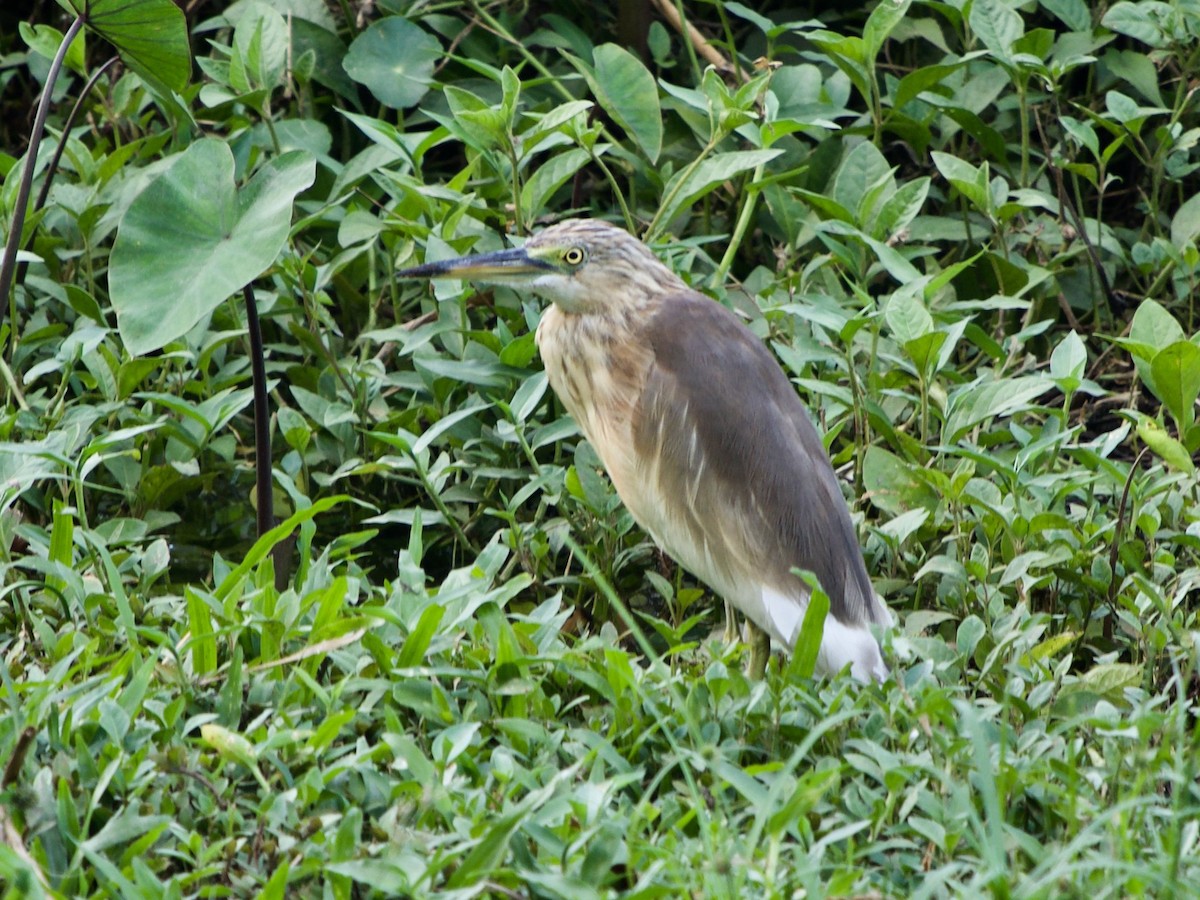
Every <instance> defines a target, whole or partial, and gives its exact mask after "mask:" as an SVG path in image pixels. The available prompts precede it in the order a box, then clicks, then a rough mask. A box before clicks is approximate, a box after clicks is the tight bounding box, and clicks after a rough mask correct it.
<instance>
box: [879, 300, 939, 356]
mask: <svg viewBox="0 0 1200 900" xmlns="http://www.w3.org/2000/svg"><path fill="white" fill-rule="evenodd" d="M883 315H884V319H885V320H886V321H887V324H888V328H890V329H891V331H892V335H893V336H894V337H895V338H896V341H897V343H900V344H907V343H908V342H909V341H912V340H916V339H917V338H919V337H921V336H922V335H925V334H928V333H929V332H930V331H932V330H933V316H931V315H930V314H929V310H927V309H926V308H925V304H924V303H923V302H922V301H921V298H920V297H918V296H917V294H916V292H914V291H910V290H898V291H896V293H894V294H893V295H892V297H891V299H890V300H888V304H887V308H886V309H885V310H884V314H883Z"/></svg>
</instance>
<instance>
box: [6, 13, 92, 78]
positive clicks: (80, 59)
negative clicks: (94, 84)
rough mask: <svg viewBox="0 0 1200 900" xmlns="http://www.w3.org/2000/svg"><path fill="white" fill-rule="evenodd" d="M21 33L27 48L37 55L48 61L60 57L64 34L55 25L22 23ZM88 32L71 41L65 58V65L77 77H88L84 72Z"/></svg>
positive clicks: (76, 36) (79, 34)
mask: <svg viewBox="0 0 1200 900" xmlns="http://www.w3.org/2000/svg"><path fill="white" fill-rule="evenodd" d="M18 28H19V29H20V32H21V40H23V41H24V42H25V44H26V46H28V47H29V49H30V50H32V51H34V52H35V53H39V54H41V55H42V56H44V57H46V59H54V57H55V56H57V55H58V48H59V47H60V46H62V41H63V33H62V32H61V31H59V30H58V29H57V28H55V27H54V26H53V25H30V24H29V23H28V22H21V23H19V25H18ZM86 36H87V32H86V31H82V30H81V31H80V32H79V33H78V34H77V35H75V39H74V40H73V41H71V46H70V47H68V48H67V55H66V57H64V58H63V64H64V65H65V66H66V67H67V68H68V69H70V70H71V71H72V72H74V73H75V74H77V75H84V76H86V75H87V72H86V71H85V70H84V66H85V65H86V61H85V54H86V48H85V40H86Z"/></svg>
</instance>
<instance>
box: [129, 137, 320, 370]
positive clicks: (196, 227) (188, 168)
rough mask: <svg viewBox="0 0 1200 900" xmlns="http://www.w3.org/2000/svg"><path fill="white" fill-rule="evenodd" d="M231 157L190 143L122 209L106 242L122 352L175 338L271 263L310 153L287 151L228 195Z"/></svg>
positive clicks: (308, 176)
mask: <svg viewBox="0 0 1200 900" xmlns="http://www.w3.org/2000/svg"><path fill="white" fill-rule="evenodd" d="M233 167H234V162H233V154H232V152H230V149H229V147H228V145H226V144H225V143H224V142H222V141H218V140H212V139H205V140H201V141H197V142H196V143H195V144H193V145H192V146H191V147H189V148H188V149H187V150H185V151H184V152H183V153H182V154H180V155H179V157H178V158H176V159H175V160H174V162H173V163H172V164H171V166H170V168H168V169H167V170H166V172H164V173H163V174H162V175H161V176H159V178H157V179H156V180H155V181H153V182H151V184H150V185H149V187H147V188H146V189H145V190H144V191H143V192H142V193H141V194H139V195H138V197H137V199H136V200H134V201H133V203H132V204H131V205H130V207H129V210H128V211H127V212H126V213H125V217H124V218H123V219H122V220H121V225H120V228H119V229H118V231H117V238H116V241H115V242H114V244H113V250H112V257H111V268H110V270H109V287H110V291H111V294H112V304H113V308H114V309H115V310H116V313H117V324H118V328H119V329H120V332H121V338H122V340H123V341H124V342H125V346H126V348H127V349H128V350H129V352H130V353H131V354H134V355H137V354H141V353H148V352H150V351H152V350H157V349H158V348H160V347H162V346H163V345H165V344H167V343H168V342H170V341H173V340H175V339H176V338H179V337H182V336H183V335H184V334H186V333H187V332H188V331H189V330H190V329H191V328H192V327H193V326H195V325H196V324H197V323H198V322H199V321H200V320H201V319H203V318H204V317H205V316H207V315H208V314H209V313H211V312H212V311H213V309H215V308H216V307H217V305H218V304H219V303H221V302H223V301H224V300H225V299H226V298H228V297H229V296H231V295H232V294H234V293H235V292H237V291H239V290H241V288H242V287H244V286H245V285H246V284H249V283H250V281H252V280H253V279H254V278H257V277H258V276H259V275H261V274H262V272H263V271H264V270H265V269H267V268H268V267H269V266H271V265H272V264H273V263H274V262H275V259H276V258H277V257H278V256H279V251H280V250H281V249H282V248H283V245H284V243H285V242H286V241H287V236H288V230H289V228H290V225H291V210H292V201H293V199H294V198H295V196H296V194H298V193H300V191H302V190H304V189H305V188H307V187H308V186H309V185H311V184H312V182H313V178H314V177H315V174H316V166H315V163H314V161H313V159H312V157H311V156H309V155H308V154H307V153H304V152H302V151H292V152H290V153H285V154H283V155H282V156H279V157H276V158H274V159H272V160H271V161H270V162H268V163H267V164H266V165H265V166H263V167H262V169H260V170H259V171H258V172H257V173H256V174H255V176H254V177H253V178H252V179H251V180H250V182H249V183H248V184H247V185H246V187H245V189H244V190H243V191H242V192H241V194H240V196H239V195H238V193H237V191H236V188H235V186H234V181H233Z"/></svg>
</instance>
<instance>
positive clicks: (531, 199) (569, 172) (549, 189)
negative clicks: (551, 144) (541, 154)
mask: <svg viewBox="0 0 1200 900" xmlns="http://www.w3.org/2000/svg"><path fill="white" fill-rule="evenodd" d="M591 158H592V155H591V154H590V153H588V151H586V150H584V149H583V148H581V147H572V148H571V149H570V150H566V151H564V152H563V153H558V154H556V155H554V156H552V157H550V159H548V160H547V161H546V162H545V163H543V164H542V165H541V167H540V168H538V170H537V171H536V172H534V173H533V175H532V176H530V178H529V180H528V181H526V182H525V186H524V187H523V188H521V207H522V209H523V210H524V212H525V215H527V216H529V217H530V219H533V218H536V217H537V216H539V215H541V213H542V210H543V209H544V208H545V206H546V203H547V201H549V199H550V197H551V195H553V193H554V192H555V191H557V190H558V189H559V188H560V187H562V186H563V185H564V184H566V182H567V179H569V178H570V177H571V176H573V175H574V174H575V173H576V172H578V171H579V170H580V169H582V168H583V167H584V166H585V165H587V163H588V161H589V160H590V159H591Z"/></svg>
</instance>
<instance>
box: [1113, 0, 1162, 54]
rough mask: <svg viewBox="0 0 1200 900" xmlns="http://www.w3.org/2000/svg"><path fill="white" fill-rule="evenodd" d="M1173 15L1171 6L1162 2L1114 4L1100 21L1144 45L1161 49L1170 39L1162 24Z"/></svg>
mask: <svg viewBox="0 0 1200 900" xmlns="http://www.w3.org/2000/svg"><path fill="white" fill-rule="evenodd" d="M1171 15H1172V10H1171V5H1170V4H1169V3H1160V2H1140V3H1128V2H1121V3H1114V4H1113V6H1112V8H1111V9H1109V11H1108V12H1106V13H1105V14H1104V18H1103V19H1101V20H1100V24H1102V25H1103V26H1104V27H1105V28H1111V29H1112V30H1113V31H1116V32H1118V33H1119V34H1124V35H1128V36H1129V37H1131V38H1136V39H1137V40H1139V41H1141V42H1142V43H1144V44H1149V45H1150V46H1151V47H1154V48H1159V47H1163V46H1165V45H1166V43H1167V41H1168V38H1167V35H1166V33H1165V32H1164V31H1163V26H1162V23H1163V22H1164V21H1167V20H1169V18H1170V16H1171Z"/></svg>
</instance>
